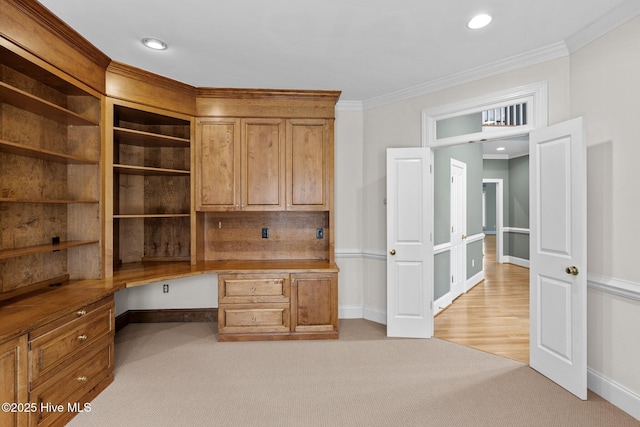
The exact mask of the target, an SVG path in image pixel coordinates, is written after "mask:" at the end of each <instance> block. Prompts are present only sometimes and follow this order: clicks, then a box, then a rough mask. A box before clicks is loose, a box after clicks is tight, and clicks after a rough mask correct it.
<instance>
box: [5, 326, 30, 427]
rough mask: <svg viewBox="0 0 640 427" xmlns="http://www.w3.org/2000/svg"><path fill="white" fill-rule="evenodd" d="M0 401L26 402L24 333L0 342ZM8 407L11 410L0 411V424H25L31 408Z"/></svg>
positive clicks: (25, 339) (25, 342)
mask: <svg viewBox="0 0 640 427" xmlns="http://www.w3.org/2000/svg"><path fill="white" fill-rule="evenodd" d="M0 402H2V403H16V404H21V405H26V404H27V403H28V385H27V336H26V335H24V336H21V337H18V338H15V339H12V340H9V341H6V342H3V343H2V344H0ZM9 409H11V410H10V411H4V410H3V411H0V425H2V426H8V427H9V426H10V427H14V426H15V427H17V426H26V425H27V421H28V419H27V416H28V415H29V413H28V409H32V408H27V409H25V408H23V407H22V406H20V407H18V406H17V407H15V408H9ZM13 409H15V411H14V410H13Z"/></svg>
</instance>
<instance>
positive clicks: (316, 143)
mask: <svg viewBox="0 0 640 427" xmlns="http://www.w3.org/2000/svg"><path fill="white" fill-rule="evenodd" d="M332 134H333V126H332V125H331V123H330V122H329V121H328V120H324V119H290V120H287V168H286V172H287V180H286V182H287V191H286V195H287V210H328V208H329V185H330V181H331V180H330V177H331V176H332V175H333V171H332V167H333V152H332V150H333V148H332V144H331V143H330V136H331V135H332Z"/></svg>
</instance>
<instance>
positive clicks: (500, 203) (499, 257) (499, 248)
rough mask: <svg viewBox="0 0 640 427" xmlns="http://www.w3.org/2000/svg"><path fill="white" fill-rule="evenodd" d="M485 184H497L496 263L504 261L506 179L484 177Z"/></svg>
mask: <svg viewBox="0 0 640 427" xmlns="http://www.w3.org/2000/svg"><path fill="white" fill-rule="evenodd" d="M482 183H483V184H495V185H496V263H498V264H503V263H504V187H503V186H504V180H503V179H501V178H500V179H497V178H483V179H482Z"/></svg>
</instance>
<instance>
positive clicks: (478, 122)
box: [436, 113, 482, 139]
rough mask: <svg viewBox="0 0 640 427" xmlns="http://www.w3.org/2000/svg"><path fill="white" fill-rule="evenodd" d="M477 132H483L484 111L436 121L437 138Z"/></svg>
mask: <svg viewBox="0 0 640 427" xmlns="http://www.w3.org/2000/svg"><path fill="white" fill-rule="evenodd" d="M476 132H482V113H473V114H467V115H466V116H458V117H451V118H450V119H444V120H438V122H437V123H436V139H442V138H449V137H451V136H458V135H466V134H468V133H476Z"/></svg>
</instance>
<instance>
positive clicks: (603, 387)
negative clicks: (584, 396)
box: [587, 369, 640, 420]
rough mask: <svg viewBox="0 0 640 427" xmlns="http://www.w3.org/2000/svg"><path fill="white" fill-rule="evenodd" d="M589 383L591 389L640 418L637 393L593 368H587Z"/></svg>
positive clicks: (639, 400) (639, 403)
mask: <svg viewBox="0 0 640 427" xmlns="http://www.w3.org/2000/svg"><path fill="white" fill-rule="evenodd" d="M587 385H588V387H589V390H591V391H593V392H594V393H596V394H597V395H599V396H600V397H602V398H603V399H605V400H607V401H609V402H610V403H611V404H613V405H615V406H617V407H618V408H620V409H622V410H623V411H624V412H626V413H627V414H629V415H631V416H632V417H634V418H635V419H637V420H640V396H638V395H637V394H635V393H633V392H631V391H629V390H627V389H626V388H624V387H622V386H620V385H618V384H616V383H615V382H613V381H611V380H610V379H608V378H605V377H603V376H602V375H600V374H599V373H597V372H596V371H593V370H591V369H587Z"/></svg>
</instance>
